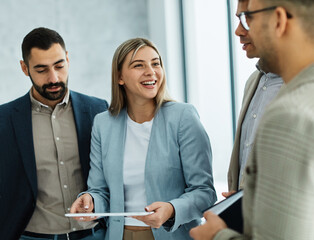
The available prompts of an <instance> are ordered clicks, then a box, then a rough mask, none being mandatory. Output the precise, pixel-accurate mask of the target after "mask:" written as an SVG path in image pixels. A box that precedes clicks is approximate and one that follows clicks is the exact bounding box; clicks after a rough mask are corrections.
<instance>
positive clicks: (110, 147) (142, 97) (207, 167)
mask: <svg viewBox="0 0 314 240" xmlns="http://www.w3.org/2000/svg"><path fill="white" fill-rule="evenodd" d="M211 157H212V156H211V148H210V142H209V139H208V136H207V134H206V132H205V130H204V128H203V126H202V124H201V123H200V121H199V117H198V114H197V112H196V110H195V108H194V107H193V106H192V105H190V104H186V103H177V102H174V101H172V100H171V99H170V98H169V97H168V95H167V91H166V77H165V71H164V68H163V64H162V60H161V56H160V54H159V52H158V50H157V48H156V47H155V46H154V45H153V43H151V42H150V41H148V40H147V39H143V38H135V39H130V40H128V41H126V42H124V43H122V44H121V45H120V46H119V47H118V49H117V50H116V52H115V54H114V57H113V61H112V101H111V105H110V108H109V111H107V112H104V113H101V114H99V115H97V116H96V117H95V121H94V126H93V130H92V143H91V169H90V172H89V178H88V187H89V189H88V191H87V192H85V193H83V194H82V195H81V196H80V197H79V198H78V199H77V200H76V201H75V202H74V203H73V205H72V208H71V212H72V213H77V212H138V211H144V209H145V211H148V212H153V213H152V214H150V215H147V216H134V217H131V218H130V217H109V218H108V219H107V227H108V229H107V233H106V239H110V240H119V239H125V240H129V239H134V240H135V239H136V240H141V239H145V240H149V239H157V240H166V239H167V240H168V239H177V240H184V239H191V238H190V236H189V230H190V229H191V228H192V227H194V226H196V225H198V224H199V222H200V218H201V217H202V213H203V211H204V210H205V209H207V208H208V207H210V206H211V205H212V204H213V203H214V202H215V201H216V193H215V189H214V186H213V177H212V167H211ZM81 220H83V221H88V220H92V218H86V217H85V218H83V219H81Z"/></svg>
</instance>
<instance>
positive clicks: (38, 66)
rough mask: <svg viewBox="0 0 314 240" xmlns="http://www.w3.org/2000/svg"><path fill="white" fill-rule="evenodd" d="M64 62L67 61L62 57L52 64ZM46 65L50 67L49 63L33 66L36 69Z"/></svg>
mask: <svg viewBox="0 0 314 240" xmlns="http://www.w3.org/2000/svg"><path fill="white" fill-rule="evenodd" d="M62 62H65V60H64V59H60V60H58V61H56V62H55V63H54V64H52V65H57V64H59V63H62ZM45 67H48V65H44V64H37V65H35V66H34V67H33V68H35V69H36V68H45Z"/></svg>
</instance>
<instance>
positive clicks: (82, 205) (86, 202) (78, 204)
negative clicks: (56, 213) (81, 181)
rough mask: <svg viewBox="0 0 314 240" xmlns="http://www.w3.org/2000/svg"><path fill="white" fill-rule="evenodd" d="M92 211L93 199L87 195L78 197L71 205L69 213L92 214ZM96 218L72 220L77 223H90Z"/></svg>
mask: <svg viewBox="0 0 314 240" xmlns="http://www.w3.org/2000/svg"><path fill="white" fill-rule="evenodd" d="M93 210H94V203H93V198H92V196H91V195H89V194H88V193H85V194H84V195H82V196H80V197H79V198H78V199H76V200H75V202H74V203H73V204H72V206H71V209H70V213H92V212H93ZM96 218H97V217H76V218H74V219H76V220H78V221H84V222H88V221H92V220H95V219H96Z"/></svg>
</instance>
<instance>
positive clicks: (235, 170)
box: [223, 0, 283, 197]
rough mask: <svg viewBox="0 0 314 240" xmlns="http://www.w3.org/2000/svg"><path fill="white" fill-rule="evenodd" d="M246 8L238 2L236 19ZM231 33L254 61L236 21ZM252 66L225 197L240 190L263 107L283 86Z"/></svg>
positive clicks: (259, 66)
mask: <svg viewBox="0 0 314 240" xmlns="http://www.w3.org/2000/svg"><path fill="white" fill-rule="evenodd" d="M247 6H248V0H239V1H238V7H237V13H236V16H238V17H239V14H240V12H244V11H247ZM235 34H236V35H237V36H238V37H239V38H240V43H241V44H243V47H242V49H243V50H245V51H246V55H247V57H248V58H258V57H259V55H258V53H257V50H256V47H255V45H254V42H253V41H252V39H251V37H250V34H249V32H248V30H246V29H245V28H244V27H243V26H242V24H241V22H239V25H238V27H237V29H236V31H235ZM256 67H257V70H256V71H255V72H253V73H252V75H251V76H250V77H249V79H248V80H247V82H246V85H245V89H244V95H243V100H242V107H241V111H240V115H239V119H238V126H237V131H236V136H235V141H234V146H233V149H232V155H231V159H230V165H229V171H228V189H229V191H230V192H229V193H223V195H224V196H225V197H228V196H229V195H230V194H231V193H232V192H233V191H236V190H238V189H242V188H243V183H244V177H243V173H244V170H245V165H246V162H247V159H248V156H249V154H250V152H251V149H252V146H253V142H254V138H255V133H256V130H257V126H258V125H259V122H260V119H261V117H262V115H263V113H264V110H265V107H266V106H267V105H268V104H269V103H270V102H271V101H272V100H273V99H274V98H275V96H276V95H277V93H278V91H279V89H280V87H281V85H282V84H283V80H282V79H281V77H279V76H278V75H276V74H274V73H271V72H270V71H269V70H268V69H266V68H265V66H263V62H262V61H259V62H258V63H257V64H256Z"/></svg>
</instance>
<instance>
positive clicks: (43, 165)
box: [25, 91, 95, 234]
mask: <svg viewBox="0 0 314 240" xmlns="http://www.w3.org/2000/svg"><path fill="white" fill-rule="evenodd" d="M30 97H31V102H32V124H33V141H34V150H35V158H36V169H37V183H38V196H37V202H36V208H35V211H34V214H33V216H32V218H31V220H30V222H29V224H28V226H27V227H26V229H25V230H26V231H30V232H36V233H46V234H60V233H68V232H72V231H77V230H82V229H88V228H92V227H94V226H95V222H88V223H85V222H77V221H76V220H74V219H71V218H66V217H65V216H64V214H65V213H68V212H69V211H70V208H71V205H72V203H73V202H74V201H75V199H76V197H77V195H78V194H79V193H80V192H82V191H84V190H86V189H85V186H86V184H85V183H84V180H83V176H82V170H81V165H80V159H79V151H78V142H77V135H76V127H75V121H74V115H73V110H72V105H71V101H70V99H69V91H68V92H67V94H66V96H65V98H64V99H63V101H62V102H61V103H59V104H57V105H56V107H55V108H54V109H52V108H51V107H49V106H46V105H44V104H42V103H40V102H38V101H37V100H35V99H34V97H33V96H32V91H30Z"/></svg>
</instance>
